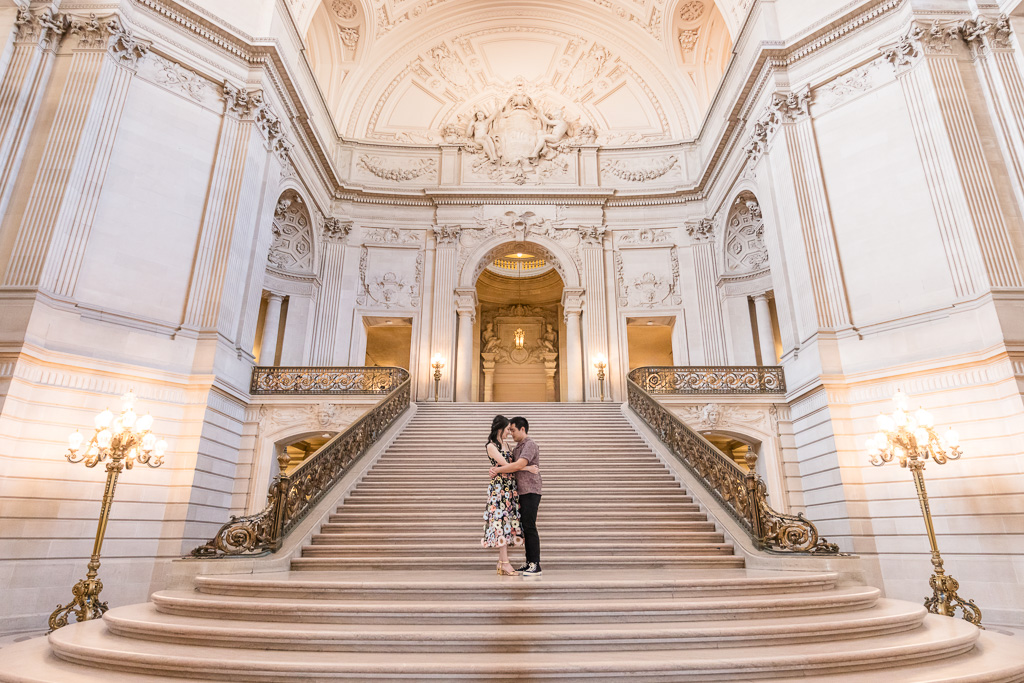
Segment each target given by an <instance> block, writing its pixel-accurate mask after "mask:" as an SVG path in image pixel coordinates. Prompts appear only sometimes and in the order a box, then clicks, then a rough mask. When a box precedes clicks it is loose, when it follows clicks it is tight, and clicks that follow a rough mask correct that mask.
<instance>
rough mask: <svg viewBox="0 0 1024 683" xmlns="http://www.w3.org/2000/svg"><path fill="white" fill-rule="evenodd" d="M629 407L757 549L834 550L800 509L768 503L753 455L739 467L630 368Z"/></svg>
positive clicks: (823, 552)
mask: <svg viewBox="0 0 1024 683" xmlns="http://www.w3.org/2000/svg"><path fill="white" fill-rule="evenodd" d="M626 389H627V394H628V400H629V407H630V408H632V409H633V412H635V413H636V414H637V415H638V416H639V417H640V419H641V420H643V421H644V422H645V423H647V425H648V426H649V427H650V428H651V429H653V430H654V432H655V433H656V434H657V435H658V438H659V439H661V441H662V443H664V444H665V445H666V446H668V449H669V450H670V451H671V452H672V454H673V455H674V456H675V457H676V458H677V459H678V460H679V461H680V462H681V463H682V464H683V465H684V466H685V467H686V468H687V469H688V470H690V471H691V472H692V473H693V474H695V475H696V476H697V477H698V478H700V480H701V482H702V483H703V484H704V487H705V488H706V489H707V490H708V491H709V492H710V493H711V494H712V495H713V496H714V497H715V498H717V499H718V501H719V502H720V503H722V505H724V506H725V509H726V510H728V511H729V512H730V514H732V516H733V517H734V518H735V519H736V521H737V522H739V523H740V525H741V526H742V527H743V528H744V529H745V530H746V532H747V534H749V536H750V539H751V540H752V541H753V542H754V543H755V544H756V545H757V547H758V548H760V549H767V550H774V551H780V552H786V553H812V554H816V555H836V554H839V546H837V545H836V544H835V543H829V542H828V541H827V540H826V539H824V538H820V537H819V536H818V528H817V527H816V526H815V525H814V522H811V521H810V520H809V519H807V518H806V517H804V515H803V513H800V514H797V515H795V516H794V515H787V514H783V513H781V512H777V511H775V510H773V509H772V507H771V506H770V505H768V489H767V487H766V486H765V483H764V480H762V479H761V478H760V477H759V476H757V473H756V472H754V467H753V465H754V463H755V462H756V456H755V455H753V454H752V453H751V454H749V455H748V456H747V457H748V460H747V462H748V465H750V467H749V470H748V471H747V472H744V471H743V469H742V468H741V467H740V466H739V465H737V464H736V462H735V461H733V459H732V458H730V457H728V456H727V455H725V454H724V453H722V452H721V451H720V450H718V449H717V448H715V447H714V445H712V444H711V442H710V441H708V440H707V439H705V438H704V437H703V436H701V435H700V434H698V433H697V432H695V431H694V430H693V429H691V428H690V427H688V426H687V425H686V423H684V422H683V421H682V420H680V419H679V418H678V417H676V416H675V415H673V414H672V413H671V412H670V411H669V410H668V409H667V408H665V406H663V405H661V403H659V402H658V401H657V399H655V398H654V397H653V396H651V395H650V394H649V393H647V392H646V391H644V390H643V389H641V388H640V385H638V384H637V383H636V382H635V381H634V380H633V373H630V375H629V377H628V378H627V380H626Z"/></svg>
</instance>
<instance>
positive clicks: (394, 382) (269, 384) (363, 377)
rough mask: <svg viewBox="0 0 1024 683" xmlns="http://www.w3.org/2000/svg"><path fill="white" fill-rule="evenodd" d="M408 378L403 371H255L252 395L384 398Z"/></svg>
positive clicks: (370, 368)
mask: <svg viewBox="0 0 1024 683" xmlns="http://www.w3.org/2000/svg"><path fill="white" fill-rule="evenodd" d="M408 377H409V373H408V371H407V370H404V369H402V368H376V367H337V368H289V367H255V368H253V369H252V384H251V386H250V388H249V393H250V394H252V395H253V396H256V395H269V394H273V395H275V396H282V395H291V396H311V395H317V394H325V395H326V394H332V395H382V394H389V393H391V392H392V391H394V390H395V389H397V388H398V386H399V385H401V384H402V382H404V381H405V380H406V379H408Z"/></svg>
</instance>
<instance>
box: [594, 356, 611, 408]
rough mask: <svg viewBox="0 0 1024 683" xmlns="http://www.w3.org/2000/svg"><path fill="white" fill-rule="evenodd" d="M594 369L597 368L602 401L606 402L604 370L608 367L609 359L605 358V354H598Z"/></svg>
mask: <svg viewBox="0 0 1024 683" xmlns="http://www.w3.org/2000/svg"><path fill="white" fill-rule="evenodd" d="M594 367H595V368H597V386H598V387H600V390H601V400H602V401H604V369H605V368H606V367H608V359H607V358H605V357H604V354H601V353H599V354H597V360H595V361H594Z"/></svg>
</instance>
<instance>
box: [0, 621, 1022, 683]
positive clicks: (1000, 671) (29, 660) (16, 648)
mask: <svg viewBox="0 0 1024 683" xmlns="http://www.w3.org/2000/svg"><path fill="white" fill-rule="evenodd" d="M1019 649H1020V643H1019V641H1018V639H1017V638H1015V637H1010V636H1004V635H1000V634H997V633H992V632H984V633H982V634H981V635H980V637H979V638H978V641H977V642H976V644H975V647H974V649H972V650H971V651H969V652H966V653H964V654H961V655H959V656H957V657H955V658H948V657H941V658H937V659H936V660H935V661H931V662H918V663H912V664H906V665H904V664H902V663H900V662H889V663H888V664H887V665H885V670H884V671H883V672H880V671H878V670H877V668H875V669H872V668H868V669H865V670H848V671H830V672H829V673H828V674H827V680H828V683H880V681H899V683H1024V661H1022V660H1021V657H1020V656H1019V654H1018V653H1019ZM4 654H5V656H6V657H7V658H8V660H9V661H17V662H18V666H17V667H10V666H9V667H7V668H6V670H0V681H4V683H8V682H9V683H71V682H74V683H167V681H168V678H167V677H165V676H162V675H154V674H146V673H141V672H137V671H123V672H122V671H116V670H111V669H102V668H93V667H89V666H83V665H80V664H76V663H73V662H68V661H64V660H62V659H59V658H57V657H55V656H53V655H52V654H51V653H50V647H49V644H48V642H47V640H46V638H33V639H31V640H27V641H24V642H21V643H15V644H13V645H8V646H7V647H6V648H5V650H4ZM477 658H479V655H477ZM521 660H522V656H521V655H520V656H518V657H517V656H514V655H513V656H510V657H508V658H507V659H506V660H505V661H507V662H510V663H515V662H516V661H521ZM619 668H620V670H621V669H624V668H625V667H624V666H620V667H619ZM186 676H187V674H185V675H183V677H186ZM572 676H576V674H570V673H566V674H565V675H564V677H562V678H561V680H567V681H572V680H573V678H572ZM722 676H725V678H722ZM722 676H720V675H717V674H716V672H714V671H711V672H709V673H707V674H705V673H700V672H694V673H690V674H689V675H686V676H685V677H680V676H675V677H673V676H672V675H667V676H659V675H658V674H657V673H656V672H652V673H649V674H648V675H646V676H644V677H641V676H639V675H636V676H632V675H628V674H627V675H625V676H622V677H620V678H618V679H615V678H614V677H605V678H604V681H612V680H615V681H616V682H617V683H622V681H623V680H646V681H673V682H674V683H680V681H684V680H685V681H707V680H734V681H744V682H745V683H760V682H762V681H765V682H767V681H771V683H811V682H812V681H813V680H814V679H813V678H809V677H808V676H805V675H802V672H799V671H798V672H796V673H795V674H793V675H792V676H790V675H786V674H783V675H781V676H780V675H777V674H775V673H773V672H771V671H762V672H761V673H753V672H740V673H734V674H729V673H723V674H722ZM472 678H477V677H476V676H473V675H469V676H464V677H462V680H470V679H472ZM178 680H181V678H178ZM277 680H278V681H281V682H282V683H284V682H288V683H290V681H292V680H294V681H303V682H305V683H308V682H309V681H311V680H312V679H311V678H309V677H302V678H298V677H296V678H292V679H288V678H279V679H277ZM337 680H348V681H356V680H363V681H366V680H370V679H368V678H367V676H366V675H361V674H358V673H356V674H353V675H351V676H348V677H347V678H338V679H337ZM373 680H377V681H379V680H381V678H380V677H376V678H374V679H373ZM435 680H459V679H458V678H452V677H450V676H449V677H448V678H447V679H445V677H444V676H438V677H435ZM498 680H500V679H498ZM506 680H507V677H506ZM519 680H522V679H521V678H520V679H519ZM575 680H577V681H586V682H592V681H598V682H599V683H602V682H601V679H599V678H593V677H588V678H583V677H581V676H577V678H576V679H575Z"/></svg>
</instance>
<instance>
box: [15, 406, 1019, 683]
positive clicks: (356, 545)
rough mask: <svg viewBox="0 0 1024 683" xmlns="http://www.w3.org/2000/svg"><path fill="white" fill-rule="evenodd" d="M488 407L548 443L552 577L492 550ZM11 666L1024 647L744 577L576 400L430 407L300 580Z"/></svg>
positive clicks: (1015, 674)
mask: <svg viewBox="0 0 1024 683" xmlns="http://www.w3.org/2000/svg"><path fill="white" fill-rule="evenodd" d="M496 412H501V413H503V414H505V415H507V416H509V417H511V416H513V415H516V414H523V415H525V416H526V417H527V418H528V419H529V420H530V425H531V430H530V433H531V436H533V438H534V439H535V440H536V441H537V442H538V444H539V445H540V448H541V469H542V473H543V476H544V498H543V502H542V504H541V513H540V517H539V521H538V526H539V528H540V531H541V539H542V549H543V556H542V557H543V567H544V575H543V577H540V578H532V579H524V578H520V577H499V576H496V575H495V571H494V561H495V553H494V551H487V550H483V549H482V548H481V547H480V537H481V531H482V526H483V506H484V500H485V490H486V485H487V473H486V470H487V459H486V455H485V454H484V442H485V440H486V435H487V427H488V425H489V424H490V419H491V418H492V417H493V415H494V414H495V413H496ZM513 555H516V556H517V557H516V559H519V557H521V550H515V551H513ZM912 597H914V598H917V597H918V596H916V595H915V596H912ZM3 655H4V661H5V666H4V667H2V670H0V680H2V681H40V682H41V681H46V682H47V683H75V682H77V681H82V682H86V683H93V682H96V683H99V682H103V683H122V682H125V683H126V682H129V681H131V682H133V683H150V682H155V681H164V682H165V683H166V681H167V680H168V678H176V679H178V680H181V679H194V680H222V681H335V680H345V681H381V680H406V681H413V680H434V681H460V680H486V681H535V680H537V681H539V680H548V679H556V678H557V679H560V680H581V681H622V680H624V679H636V680H645V681H720V680H733V681H756V680H762V679H771V680H775V681H798V680H799V681H813V680H829V681H831V682H834V683H848V682H849V683H852V682H854V681H892V680H899V681H900V682H901V683H916V682H924V681H932V682H937V681H950V682H952V681H958V682H979V683H980V682H982V681H1024V655H1022V654H1021V653H1020V651H1019V648H1018V647H1017V641H1015V640H1013V639H1010V638H1008V637H1005V636H998V635H995V634H989V633H986V634H981V632H980V631H979V630H978V629H976V628H975V627H974V626H972V625H970V624H968V623H966V622H963V621H960V620H956V619H949V618H945V617H938V616H934V615H927V614H926V613H925V611H924V608H923V607H922V606H921V605H920V604H918V603H910V602H902V601H897V600H890V599H883V598H881V597H880V595H879V591H878V590H877V589H875V588H871V587H867V586H860V585H843V584H841V583H840V581H839V579H838V576H837V575H836V574H834V573H830V572H821V571H755V570H750V569H745V568H744V561H743V559H742V557H739V556H737V555H736V554H735V553H734V551H733V548H732V546H731V544H730V543H729V542H727V541H726V540H725V538H724V537H723V535H722V534H721V533H720V532H718V531H717V530H716V528H715V524H714V523H713V522H712V521H710V520H709V519H708V517H707V515H706V514H705V513H704V512H702V510H701V507H700V506H699V505H698V504H697V502H696V501H695V500H694V498H693V497H691V495H689V493H688V492H687V491H685V490H683V489H682V488H681V487H680V485H679V483H678V481H677V480H676V479H675V478H674V477H673V475H672V474H671V473H670V471H669V470H668V469H667V468H666V467H665V466H664V465H663V464H662V463H661V462H660V461H659V459H658V458H657V456H656V455H655V454H654V453H653V452H652V451H651V450H650V449H649V448H648V447H647V446H646V445H645V443H644V442H643V441H642V439H641V438H640V437H639V435H638V434H637V433H636V432H635V431H634V430H633V428H632V426H631V425H630V424H629V422H628V421H627V420H626V419H624V418H623V416H622V415H621V413H620V410H619V407H618V406H611V405H602V406H591V405H573V404H524V405H509V404H486V405H482V404H473V405H451V404H447V405H445V404H440V405H436V404H423V405H420V406H419V409H418V413H417V415H416V416H415V417H414V418H413V419H412V421H411V422H410V423H409V424H408V426H407V427H406V429H405V430H404V431H403V432H402V434H401V435H400V436H399V438H398V439H397V440H396V441H395V443H394V444H393V445H392V446H391V447H390V448H389V449H388V451H387V452H386V453H385V454H384V455H383V456H381V458H380V459H379V461H378V462H377V463H376V464H375V465H374V466H373V468H372V469H371V470H370V471H369V472H368V473H367V474H366V476H365V477H364V478H363V480H362V481H361V482H360V483H359V484H358V486H356V488H355V489H354V490H353V491H352V492H351V493H350V494H349V495H348V496H347V498H346V500H345V501H344V504H343V505H341V506H340V507H339V508H338V510H337V512H336V513H334V514H331V515H330V516H329V518H328V519H327V520H325V523H324V524H323V526H322V528H321V529H320V532H319V533H318V534H316V535H314V537H313V539H312V543H310V544H309V545H308V546H307V547H305V548H304V549H303V552H302V555H301V557H296V558H295V559H293V561H292V564H291V571H289V572H283V573H256V574H245V575H205V576H200V577H198V578H197V579H196V582H195V589H194V590H188V591H180V590H179V591H175V590H168V591H159V592H157V593H155V594H154V595H153V596H152V602H149V603H146V604H140V605H132V606H128V607H120V608H116V609H113V610H111V611H110V612H108V613H107V615H106V617H105V618H104V619H103V620H102V621H97V622H87V623H84V624H76V625H72V626H69V627H66V628H63V629H61V630H59V631H57V632H55V633H54V634H52V635H51V636H50V637H49V640H48V641H47V640H46V639H41V638H40V639H36V640H32V641H28V642H25V643H20V644H18V645H14V646H10V647H7V648H4V650H3Z"/></svg>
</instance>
